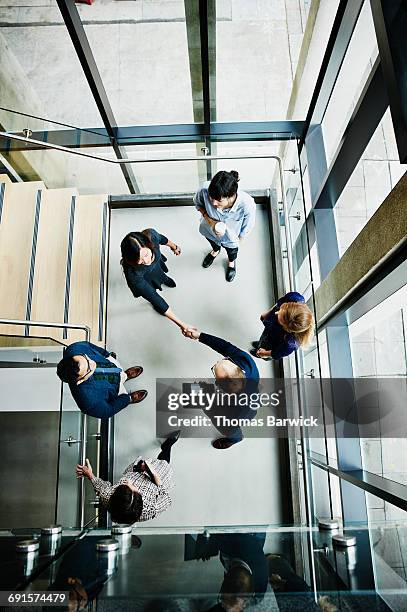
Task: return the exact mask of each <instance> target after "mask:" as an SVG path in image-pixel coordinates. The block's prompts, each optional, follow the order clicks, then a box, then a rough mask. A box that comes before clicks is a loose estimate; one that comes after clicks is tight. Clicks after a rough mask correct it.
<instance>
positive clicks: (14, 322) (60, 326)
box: [0, 319, 91, 342]
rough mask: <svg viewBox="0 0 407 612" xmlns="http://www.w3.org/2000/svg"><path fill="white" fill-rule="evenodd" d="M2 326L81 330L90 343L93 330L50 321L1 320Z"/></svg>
mask: <svg viewBox="0 0 407 612" xmlns="http://www.w3.org/2000/svg"><path fill="white" fill-rule="evenodd" d="M0 325H24V326H26V327H53V328H55V329H81V330H83V331H84V332H85V337H86V341H87V342H89V340H90V334H91V329H90V327H88V325H79V324H76V323H53V322H51V323H50V322H49V321H30V320H29V319H26V320H22V319H0Z"/></svg>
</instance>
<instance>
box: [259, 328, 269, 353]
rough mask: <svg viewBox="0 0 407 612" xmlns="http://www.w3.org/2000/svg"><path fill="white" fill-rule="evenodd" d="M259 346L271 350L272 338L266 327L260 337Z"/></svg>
mask: <svg viewBox="0 0 407 612" xmlns="http://www.w3.org/2000/svg"><path fill="white" fill-rule="evenodd" d="M258 348H262V349H266V351H269V350H270V349H271V338H270V336H269V334H268V332H267V330H266V328H264V330H263V333H262V335H261V336H260V338H259V345H258Z"/></svg>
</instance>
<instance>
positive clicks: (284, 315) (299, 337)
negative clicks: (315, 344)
mask: <svg viewBox="0 0 407 612" xmlns="http://www.w3.org/2000/svg"><path fill="white" fill-rule="evenodd" d="M278 320H279V322H280V324H281V326H282V328H283V329H284V330H285V331H286V332H288V333H290V334H292V335H293V336H294V338H295V339H296V341H297V342H298V344H299V345H300V346H302V347H306V346H308V344H309V343H310V342H311V339H312V336H313V335H314V327H315V322H314V315H313V314H312V312H311V310H310V309H309V308H308V306H307V305H306V304H303V303H302V302H286V303H285V304H281V306H280V308H279V316H278Z"/></svg>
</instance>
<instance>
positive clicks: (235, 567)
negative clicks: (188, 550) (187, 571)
mask: <svg viewBox="0 0 407 612" xmlns="http://www.w3.org/2000/svg"><path fill="white" fill-rule="evenodd" d="M265 540H266V534H265V533H264V532H259V533H215V534H211V536H210V537H209V538H208V537H205V536H202V535H201V534H199V535H198V537H197V541H196V558H197V559H202V560H204V561H207V560H208V559H209V558H210V557H212V556H215V555H218V554H219V560H220V562H221V563H222V565H223V567H224V570H225V573H224V579H223V582H222V585H221V588H220V593H219V601H218V604H217V605H216V606H214V607H212V608H211V610H213V611H215V610H229V611H230V612H240V611H241V610H244V609H245V608H247V606H248V605H249V604H250V603H253V604H256V603H259V602H260V601H261V600H262V599H263V598H264V595H265V593H266V591H267V587H268V581H269V574H268V564H267V559H266V556H265V554H264V543H265Z"/></svg>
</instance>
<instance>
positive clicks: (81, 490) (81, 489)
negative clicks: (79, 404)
mask: <svg viewBox="0 0 407 612" xmlns="http://www.w3.org/2000/svg"><path fill="white" fill-rule="evenodd" d="M0 325H24V326H27V327H52V328H55V329H79V330H82V331H84V332H85V337H86V342H89V341H90V334H91V329H90V327H89V326H88V325H79V324H76V323H54V322H51V323H50V322H49V321H30V320H21V319H0ZM25 337H32V336H28V335H27V336H25ZM61 401H62V400H61ZM61 406H62V404H61ZM87 429H88V421H87V415H86V414H84V413H83V412H81V425H80V440H81V442H80V447H79V449H80V450H79V455H80V461H81V464H82V465H84V463H85V460H86V436H87ZM78 514H79V527H80V528H81V529H82V527H83V525H84V522H85V482H84V479H83V478H80V479H79V480H78Z"/></svg>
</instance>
